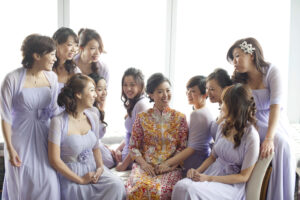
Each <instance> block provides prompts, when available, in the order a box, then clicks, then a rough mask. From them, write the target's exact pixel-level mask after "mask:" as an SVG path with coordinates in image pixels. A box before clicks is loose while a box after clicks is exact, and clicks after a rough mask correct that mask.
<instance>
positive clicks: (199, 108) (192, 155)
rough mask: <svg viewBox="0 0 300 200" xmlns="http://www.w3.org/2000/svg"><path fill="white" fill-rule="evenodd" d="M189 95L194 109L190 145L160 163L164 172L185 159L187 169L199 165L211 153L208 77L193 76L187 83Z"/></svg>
mask: <svg viewBox="0 0 300 200" xmlns="http://www.w3.org/2000/svg"><path fill="white" fill-rule="evenodd" d="M186 88H187V97H188V101H189V104H191V105H193V109H194V111H193V112H192V113H191V115H190V122H189V139H188V147H187V148H186V149H184V150H183V151H182V152H181V153H179V154H177V155H176V156H174V157H173V158H171V159H169V160H167V161H166V162H164V163H163V164H161V165H160V170H162V172H163V171H164V170H165V169H168V167H172V166H174V165H178V164H180V163H181V162H183V161H184V169H185V171H187V170H189V169H190V168H197V167H199V166H200V165H201V164H202V162H203V161H204V160H206V158H207V157H208V156H209V154H210V146H209V143H210V141H211V139H212V137H211V134H210V126H211V123H212V121H213V117H212V115H211V113H210V111H209V109H208V108H207V107H206V106H205V103H206V98H207V94H206V78H205V77H204V76H194V77H192V78H191V79H190V80H189V81H188V83H187V85H186Z"/></svg>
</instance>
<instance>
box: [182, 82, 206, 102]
mask: <svg viewBox="0 0 300 200" xmlns="http://www.w3.org/2000/svg"><path fill="white" fill-rule="evenodd" d="M186 95H187V98H188V101H189V104H191V105H194V107H198V106H199V104H200V103H201V101H202V98H203V95H202V94H201V92H200V90H199V87H198V86H197V85H195V86H193V87H190V88H188V89H187V91H186Z"/></svg>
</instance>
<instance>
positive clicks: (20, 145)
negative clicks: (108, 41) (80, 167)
mask: <svg viewBox="0 0 300 200" xmlns="http://www.w3.org/2000/svg"><path fill="white" fill-rule="evenodd" d="M55 49H56V48H55V43H54V41H53V40H52V39H51V38H50V37H47V36H42V35H38V34H32V35H29V36H27V37H26V38H25V40H24V41H23V44H22V47H21V51H22V55H23V59H22V65H23V67H22V68H18V69H16V70H14V71H12V72H11V73H9V74H8V75H7V76H6V77H5V79H4V81H3V83H2V86H1V100H0V102H1V118H2V132H3V137H4V140H5V148H4V158H5V178H4V185H3V191H2V199H4V200H7V199H19V200H22V199H24V200H25V199H26V200H27V199H59V198H60V190H59V182H58V179H57V175H56V173H55V171H54V170H53V169H52V168H51V166H50V164H49V161H48V156H47V136H48V130H49V124H50V118H51V117H53V116H54V115H56V114H57V112H58V107H57V103H56V100H57V92H58V84H57V76H56V75H55V73H54V72H53V71H52V67H53V64H54V62H55V61H56V56H55Z"/></svg>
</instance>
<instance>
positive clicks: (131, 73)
mask: <svg viewBox="0 0 300 200" xmlns="http://www.w3.org/2000/svg"><path fill="white" fill-rule="evenodd" d="M144 85H145V84H144V75H143V73H142V72H141V71H140V70H139V69H136V68H128V69H127V70H126V71H125V72H124V75H123V77H122V98H121V99H122V101H123V103H124V107H125V108H126V110H127V115H126V117H125V129H126V136H125V140H124V141H123V142H122V143H121V144H120V146H119V147H118V148H117V149H116V160H117V162H118V165H117V167H116V170H117V171H125V170H126V169H128V168H130V169H131V163H132V159H131V157H130V155H129V141H130V137H131V132H132V126H133V123H134V121H135V119H136V115H137V114H138V113H140V112H143V111H146V110H147V109H149V108H150V103H149V102H148V101H147V98H145V94H144V93H145V86H144Z"/></svg>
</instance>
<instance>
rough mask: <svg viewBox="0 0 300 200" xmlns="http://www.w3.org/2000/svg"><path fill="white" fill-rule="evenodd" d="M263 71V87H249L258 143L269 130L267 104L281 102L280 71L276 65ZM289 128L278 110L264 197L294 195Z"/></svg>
mask: <svg viewBox="0 0 300 200" xmlns="http://www.w3.org/2000/svg"><path fill="white" fill-rule="evenodd" d="M265 73H266V74H265V76H264V79H263V82H264V85H265V86H266V89H259V90H252V94H253V97H254V100H255V104H256V108H257V113H256V118H257V120H258V122H257V125H258V132H259V135H260V141H261V143H262V142H263V141H264V138H265V136H266V133H267V130H268V122H269V113H270V105H272V104H280V103H281V98H282V88H281V81H280V73H279V71H278V70H277V68H275V67H274V66H272V65H271V66H269V67H268V69H267V70H266V72H265ZM281 111H282V109H281ZM290 131H292V130H291V129H290V127H289V124H288V120H287V118H286V116H285V115H283V114H282V113H281V115H280V118H279V121H278V125H277V128H276V134H275V137H274V146H275V155H274V157H273V160H272V174H271V178H270V181H269V187H268V194H267V199H282V200H286V199H293V198H294V188H295V170H296V161H295V158H294V156H293V155H294V153H293V152H292V150H291V145H292V144H291V140H290V138H289V132H290Z"/></svg>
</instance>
